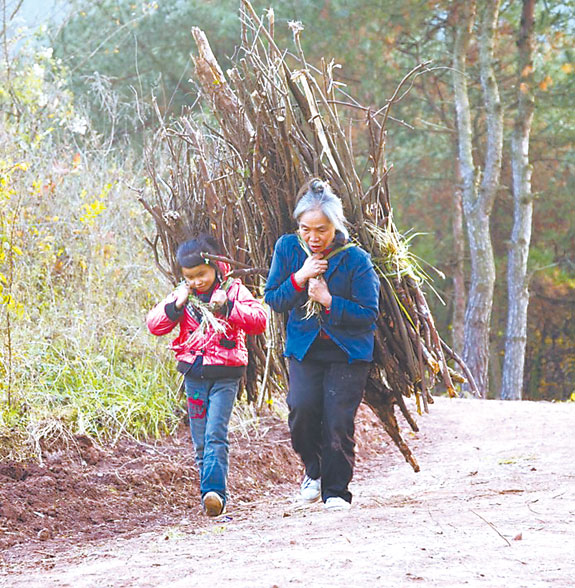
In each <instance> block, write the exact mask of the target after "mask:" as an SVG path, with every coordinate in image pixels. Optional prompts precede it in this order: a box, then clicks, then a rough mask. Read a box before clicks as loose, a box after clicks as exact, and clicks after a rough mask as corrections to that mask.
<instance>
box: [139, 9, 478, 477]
mask: <svg viewBox="0 0 575 588" xmlns="http://www.w3.org/2000/svg"><path fill="white" fill-rule="evenodd" d="M241 19H242V42H241V46H240V47H239V50H238V51H237V57H236V59H235V62H234V67H233V68H232V69H229V70H228V71H227V72H226V74H224V73H223V71H222V69H221V67H220V64H219V63H218V62H217V61H216V59H215V57H214V55H213V53H212V51H211V48H210V45H209V43H208V40H207V38H206V36H205V35H204V33H203V32H202V31H201V30H199V29H195V28H194V29H193V30H192V34H193V37H194V40H195V43H196V46H197V55H196V57H195V59H194V61H195V77H196V81H197V83H198V86H199V87H200V90H201V98H202V105H203V107H204V109H205V110H204V113H203V116H199V115H198V114H194V116H192V115H184V116H183V117H181V118H180V119H179V120H178V121H177V122H176V123H173V124H171V125H169V126H168V125H165V124H164V123H162V124H161V128H160V131H159V133H158V135H157V138H156V142H155V143H154V144H152V145H151V147H150V148H149V149H148V152H147V156H146V163H147V166H148V170H149V176H150V178H151V179H152V184H153V188H154V189H153V201H152V202H150V201H147V200H145V199H144V198H142V199H141V201H142V204H143V205H144V206H145V207H146V209H147V210H148V211H149V212H150V214H151V215H152V216H153V218H154V220H155V222H156V228H157V232H156V235H155V237H154V238H153V239H152V240H150V241H149V244H150V245H151V247H152V248H153V251H154V253H155V256H156V262H157V264H158V266H159V267H160V269H161V271H162V272H163V273H164V274H165V275H166V276H167V277H168V278H169V279H170V280H171V281H172V282H174V283H175V282H177V281H179V279H180V277H179V271H178V268H177V265H176V261H175V250H176V248H177V245H178V243H179V242H181V241H182V240H184V239H186V238H187V237H189V236H190V235H192V234H196V233H198V232H201V231H210V232H212V233H215V234H216V236H218V237H219V238H220V240H221V241H222V243H223V245H224V248H225V252H226V255H225V256H224V258H225V259H228V260H233V267H234V271H233V273H234V275H238V276H241V277H242V279H243V280H244V281H245V282H246V283H247V284H248V286H249V287H251V288H252V290H253V291H255V292H258V291H259V292H260V293H261V292H262V290H263V285H264V284H265V275H266V273H267V268H268V267H269V264H270V261H271V256H272V253H273V248H274V244H275V242H276V240H277V239H278V238H279V237H280V236H281V235H282V234H284V233H288V232H293V231H294V230H295V228H296V227H295V223H294V220H293V218H292V210H293V208H294V205H295V195H296V194H297V191H298V189H299V188H300V186H301V185H302V184H303V183H304V182H305V181H306V179H309V178H310V177H312V176H317V177H321V178H322V179H325V180H328V181H329V183H330V184H331V186H332V188H333V189H334V191H335V193H336V194H338V195H339V196H340V197H341V199H342V201H343V204H344V209H345V211H346V215H347V218H348V220H349V223H350V234H351V235H352V238H353V239H354V240H355V241H356V242H357V243H358V244H359V245H360V246H362V247H363V248H364V249H365V250H367V251H368V252H370V253H371V256H372V259H373V262H374V264H375V266H376V270H377V272H378V273H379V276H380V278H381V290H380V291H381V293H380V315H379V318H378V323H377V327H378V328H377V330H376V346H375V357H374V364H373V368H372V370H371V373H370V377H369V380H368V384H367V387H366V392H365V401H366V403H367V404H368V405H369V406H370V407H371V408H372V410H373V411H374V412H375V414H377V416H378V417H379V418H380V420H381V422H382V424H383V425H384V427H385V429H386V431H387V432H388V434H389V435H390V436H391V438H392V439H393V441H394V442H395V444H396V445H397V446H398V448H399V449H400V451H401V452H402V454H403V455H404V457H405V459H406V460H407V461H408V462H409V463H410V464H411V466H412V467H413V469H414V470H416V471H418V469H419V466H418V464H417V462H416V460H415V458H414V456H413V455H412V453H411V451H410V449H409V447H408V446H407V444H406V443H405V441H404V440H403V438H402V436H401V434H400V430H399V427H398V423H397V420H396V416H395V412H394V407H395V406H396V405H397V406H398V407H399V409H400V411H401V413H402V414H403V416H404V417H405V419H406V420H407V422H408V423H409V424H410V426H411V427H412V429H413V430H417V424H416V423H415V420H414V419H413V417H412V415H411V414H410V412H409V410H408V408H407V406H406V404H405V398H406V397H411V396H414V397H415V400H416V406H417V410H418V411H421V410H427V405H428V403H429V402H432V397H431V394H430V390H431V389H432V388H433V386H434V385H435V384H437V383H438V382H441V383H442V384H443V386H444V387H445V389H446V390H447V392H448V393H449V394H450V395H455V394H456V392H455V386H454V381H455V382H463V381H464V377H463V376H462V375H461V372H463V373H464V374H465V376H466V379H467V380H468V382H469V384H470V386H472V387H473V379H472V378H471V376H470V375H469V373H468V371H467V370H466V368H465V365H464V364H463V362H461V360H460V359H459V358H458V357H456V355H455V354H454V353H453V352H452V351H451V350H450V349H449V348H448V347H447V345H446V344H445V343H444V342H443V341H442V339H441V337H440V336H439V334H438V332H437V329H436V327H435V324H434V321H433V317H432V315H431V313H430V311H429V307H428V305H427V302H426V299H425V296H424V294H423V291H422V284H423V282H424V280H425V275H424V274H423V272H422V270H421V268H420V267H419V266H418V265H417V263H416V262H415V260H414V259H413V257H412V256H411V255H410V253H409V250H408V243H407V241H406V240H405V239H404V238H403V237H402V236H401V234H400V233H399V232H398V230H397V229H396V227H395V225H394V223H393V217H392V209H391V204H390V195H389V187H388V169H387V167H386V163H385V136H386V123H387V121H388V120H389V117H390V110H391V108H392V106H393V104H394V102H395V101H397V100H398V99H399V98H400V97H401V96H402V93H404V92H405V91H406V90H405V88H406V87H407V84H408V81H409V79H410V77H411V76H414V75H417V74H418V73H419V72H421V71H423V70H424V69H425V67H426V64H421V65H420V66H418V67H417V68H415V69H414V70H412V71H411V72H409V73H408V74H407V75H406V76H405V78H404V79H403V80H402V81H401V82H400V83H399V85H398V87H397V89H396V91H395V93H394V95H393V96H392V97H391V98H390V99H389V100H388V101H387V103H386V104H385V105H384V106H383V107H382V108H380V109H375V108H372V107H364V106H362V105H360V104H359V103H358V102H357V101H356V100H354V99H353V98H352V97H351V96H349V95H348V94H347V93H346V92H345V88H344V86H343V84H341V83H339V82H338V81H337V79H336V77H335V75H334V74H335V72H336V71H337V66H336V64H335V63H334V62H333V61H332V62H330V63H327V62H325V61H322V62H321V65H320V67H319V68H317V69H316V68H314V67H312V66H311V65H310V64H309V63H308V62H307V61H306V58H305V55H304V53H303V51H302V49H301V45H300V35H301V33H302V30H303V28H302V26H301V25H300V24H299V23H290V27H291V29H292V32H293V38H294V46H295V51H294V53H293V54H292V53H290V52H288V50H287V49H283V48H281V47H278V45H277V44H276V42H275V40H274V19H273V12H272V11H271V10H270V11H268V13H267V16H266V20H265V22H264V20H263V19H260V18H259V17H258V15H257V14H256V13H255V12H254V10H253V8H252V6H251V4H250V3H249V2H247V1H246V0H244V1H243V2H242V15H241ZM200 121H201V122H200ZM162 158H163V159H164V160H163V161H161V159H162ZM166 170H167V172H166ZM284 340H285V325H284V319H283V317H281V316H277V315H273V314H272V316H271V320H270V322H269V327H268V331H267V333H266V335H265V336H258V337H254V338H250V341H249V351H250V356H251V359H250V367H249V370H248V375H247V378H246V384H245V388H246V392H247V398H248V401H250V402H253V403H255V405H256V406H257V407H261V406H262V405H263V404H264V403H265V402H271V400H272V399H273V397H274V394H277V393H285V388H286V382H287V377H286V367H285V362H284V360H283V357H282V351H283V344H284ZM447 359H454V360H455V363H456V364H457V366H458V370H459V371H456V370H455V369H453V368H451V367H450V366H449V365H448V363H447Z"/></svg>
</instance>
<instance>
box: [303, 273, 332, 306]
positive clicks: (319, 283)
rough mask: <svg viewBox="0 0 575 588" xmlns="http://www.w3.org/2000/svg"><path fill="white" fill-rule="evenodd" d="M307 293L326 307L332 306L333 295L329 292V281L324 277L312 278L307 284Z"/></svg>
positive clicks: (311, 298)
mask: <svg viewBox="0 0 575 588" xmlns="http://www.w3.org/2000/svg"><path fill="white" fill-rule="evenodd" d="M307 293H308V296H309V298H310V300H315V301H316V302H319V303H320V304H321V305H322V306H325V308H330V307H331V302H332V295H331V294H330V292H329V288H328V287H327V283H326V281H325V280H324V279H322V278H319V279H318V278H310V280H309V282H308V286H307Z"/></svg>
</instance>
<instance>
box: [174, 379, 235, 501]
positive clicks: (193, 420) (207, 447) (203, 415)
mask: <svg viewBox="0 0 575 588" xmlns="http://www.w3.org/2000/svg"><path fill="white" fill-rule="evenodd" d="M184 382H185V386H186V396H187V399H188V415H189V417H190V431H191V433H192V441H193V443H194V448H195V450H196V463H197V464H198V471H199V473H200V492H201V494H202V497H203V496H204V495H205V494H206V492H217V493H218V494H219V495H220V496H221V498H222V500H223V501H224V503H225V500H226V481H227V478H228V455H229V442H228V424H229V422H230V417H231V415H232V409H233V407H234V400H235V399H236V395H237V393H238V388H239V384H240V378H222V379H217V380H212V379H209V378H194V377H192V376H189V375H186V376H185V379H184Z"/></svg>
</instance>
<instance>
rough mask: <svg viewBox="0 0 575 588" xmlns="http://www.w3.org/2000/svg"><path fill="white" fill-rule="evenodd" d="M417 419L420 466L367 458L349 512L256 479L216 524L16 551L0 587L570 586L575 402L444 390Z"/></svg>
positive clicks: (193, 522)
mask: <svg viewBox="0 0 575 588" xmlns="http://www.w3.org/2000/svg"><path fill="white" fill-rule="evenodd" d="M419 423H420V426H421V429H422V431H421V433H418V434H417V435H410V434H408V437H410V445H411V447H412V449H414V451H415V454H416V456H417V458H418V461H419V463H420V465H421V470H422V471H421V472H420V473H418V474H415V473H414V472H413V471H412V470H411V468H410V467H409V466H408V465H406V464H405V463H404V462H402V461H401V458H400V456H399V454H398V452H397V451H395V450H390V448H389V447H387V448H386V449H385V450H384V451H383V452H382V453H381V454H380V455H379V456H373V455H372V456H368V457H367V458H362V459H361V460H360V461H359V463H358V466H357V468H356V477H355V480H354V482H353V486H352V490H353V492H354V504H353V508H352V509H351V510H350V511H349V512H345V513H342V512H339V513H336V512H326V511H324V510H323V508H322V507H321V505H319V504H316V505H312V506H310V507H305V508H304V507H302V506H301V505H300V504H299V503H298V502H297V500H296V499H295V497H294V495H295V493H296V489H297V484H296V482H295V480H293V479H290V480H287V483H284V484H279V480H278V483H277V487H276V489H279V491H271V490H270V489H269V488H268V486H267V485H266V486H265V488H263V487H262V492H261V494H262V496H261V497H259V496H258V493H257V484H256V488H255V490H256V492H255V493H253V494H251V495H250V498H249V500H243V501H241V500H239V499H238V500H236V501H235V502H234V504H232V505H230V510H229V512H228V513H227V514H226V515H225V516H223V517H220V518H218V519H216V520H208V519H206V518H205V517H203V518H200V517H197V516H191V515H190V513H189V512H185V511H182V517H181V519H179V520H178V521H173V520H172V521H171V522H170V524H169V525H167V526H161V527H155V528H153V530H150V531H148V532H145V533H138V534H136V535H133V536H125V537H107V538H105V539H101V540H98V539H95V540H91V541H81V542H80V541H79V542H78V543H76V544H70V543H67V544H65V543H64V542H63V541H62V540H60V541H56V540H55V541H52V542H48V543H43V544H42V546H39V545H38V543H36V544H34V545H33V546H32V547H33V548H31V547H30V546H28V547H27V548H24V547H23V546H22V545H16V546H13V547H12V548H11V549H10V550H8V552H7V555H5V557H4V565H3V567H2V571H1V575H0V585H6V586H14V587H19V586H26V587H31V586H32V587H34V586H38V587H40V586H41V587H46V586H58V587H64V586H74V587H77V586H94V587H95V586H98V587H103V586H113V587H123V586H142V587H145V586H154V587H156V586H166V587H167V586H170V587H172V586H176V587H177V586H182V587H183V586H186V587H188V586H226V587H227V586H232V587H248V586H249V587H252V586H254V587H260V586H261V587H267V588H272V587H278V588H283V587H286V586H306V587H307V586H313V587H314V588H315V587H324V586H325V587H350V586H370V587H371V586H411V585H419V586H462V585H467V586H476V585H477V586H493V587H502V586H505V587H515V586H525V587H528V588H532V587H538V586H574V585H575V465H574V459H573V455H574V449H575V447H574V445H575V442H574V440H573V424H574V423H575V405H574V404H550V403H530V402H522V403H503V402H500V401H479V400H447V399H443V398H439V399H437V400H436V404H435V405H433V406H431V412H430V414H429V415H424V416H422V417H420V418H419ZM370 426H371V425H370ZM281 441H282V440H281V439H280V440H277V442H278V443H279V442H281Z"/></svg>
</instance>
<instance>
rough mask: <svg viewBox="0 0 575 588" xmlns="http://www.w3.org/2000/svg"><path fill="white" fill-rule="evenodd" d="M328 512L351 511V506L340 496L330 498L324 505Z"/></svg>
mask: <svg viewBox="0 0 575 588" xmlns="http://www.w3.org/2000/svg"><path fill="white" fill-rule="evenodd" d="M324 508H326V509H327V510H349V509H350V508H351V504H350V503H349V502H348V501H347V500H344V499H343V498H341V497H340V496H330V497H329V498H328V499H327V500H326V501H325V504H324Z"/></svg>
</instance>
